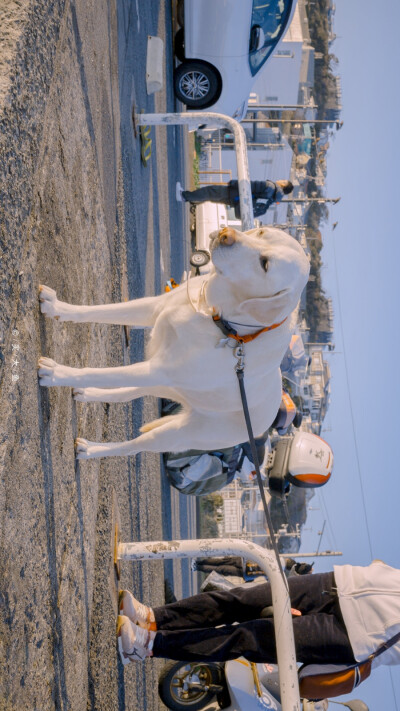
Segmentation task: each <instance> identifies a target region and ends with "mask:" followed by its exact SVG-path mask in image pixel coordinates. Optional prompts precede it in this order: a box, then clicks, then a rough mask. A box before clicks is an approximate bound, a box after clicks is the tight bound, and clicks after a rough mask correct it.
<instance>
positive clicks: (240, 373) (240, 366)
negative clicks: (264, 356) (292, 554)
mask: <svg viewBox="0 0 400 711" xmlns="http://www.w3.org/2000/svg"><path fill="white" fill-rule="evenodd" d="M234 355H235V357H236V358H237V360H238V362H237V365H236V366H235V371H236V375H237V378H238V381H239V389H240V397H241V399H242V407H243V414H244V419H245V421H246V427H247V433H248V435H249V442H250V448H251V453H252V456H253V462H254V467H255V470H256V476H257V483H258V488H259V489H260V494H261V501H262V503H263V507H264V513H265V518H266V520H267V525H268V530H269V538H270V541H271V547H272V549H273V551H274V553H275V556H276V560H277V563H278V566H279V570H280V572H281V574H282V577H283V578H284V580H285V583H286V587H288V583H287V578H286V575H285V574H284V572H283V568H282V563H281V559H280V556H279V551H278V546H277V543H276V540H275V536H274V529H273V526H272V519H271V514H270V512H269V509H268V504H267V500H266V498H265V489H264V486H263V483H262V479H261V472H260V465H259V462H258V456H257V447H256V443H255V441H254V434H253V428H252V426H251V421H250V413H249V408H248V405H247V397H246V391H245V389H244V349H243V344H240V345H239V346H237V348H235V349H234Z"/></svg>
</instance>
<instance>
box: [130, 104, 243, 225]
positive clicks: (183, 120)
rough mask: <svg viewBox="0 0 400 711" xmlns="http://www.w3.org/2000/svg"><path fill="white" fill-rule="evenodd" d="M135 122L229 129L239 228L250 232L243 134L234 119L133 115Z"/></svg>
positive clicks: (200, 113)
mask: <svg viewBox="0 0 400 711" xmlns="http://www.w3.org/2000/svg"><path fill="white" fill-rule="evenodd" d="M134 123H135V124H136V125H137V126H176V125H186V126H188V127H189V128H197V127H198V126H200V125H203V124H211V125H212V126H219V127H221V128H222V127H226V126H228V127H229V128H230V130H231V131H232V133H233V135H234V140H235V151H236V161H237V170H238V183H239V201H240V214H241V219H242V227H243V230H244V231H245V230H251V229H253V227H254V215H253V202H252V197H251V185H250V176H249V162H248V158H247V143H246V134H245V132H244V129H243V127H242V126H241V125H240V123H238V121H235V119H233V118H231V117H230V116H224V115H223V114H214V113H211V112H207V111H190V112H186V113H183V114H134Z"/></svg>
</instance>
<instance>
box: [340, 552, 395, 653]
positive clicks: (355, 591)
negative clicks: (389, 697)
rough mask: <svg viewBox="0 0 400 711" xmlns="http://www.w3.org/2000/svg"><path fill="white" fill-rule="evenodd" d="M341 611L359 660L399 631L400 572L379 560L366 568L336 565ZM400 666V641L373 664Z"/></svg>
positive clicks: (354, 651)
mask: <svg viewBox="0 0 400 711" xmlns="http://www.w3.org/2000/svg"><path fill="white" fill-rule="evenodd" d="M334 572H335V579H336V585H337V591H338V596H339V603H340V609H341V612H342V615H343V619H344V622H345V625H346V629H347V633H348V635H349V639H350V644H351V646H352V649H353V653H354V656H355V658H356V659H357V661H364V660H365V659H367V658H368V656H369V655H370V654H371V653H372V652H375V651H376V650H377V649H378V647H379V646H380V645H381V644H382V643H383V642H387V641H389V640H390V639H391V638H392V637H394V635H395V634H397V633H398V632H400V570H397V569H396V568H391V567H390V566H389V565H386V564H385V563H383V562H382V561H380V560H374V561H373V562H372V563H371V565H368V566H366V567H361V566H353V565H335V566H334ZM379 664H400V642H397V643H396V644H395V645H393V646H392V647H390V649H388V650H387V651H386V652H384V653H383V654H381V655H380V656H379V657H378V658H377V659H375V660H374V662H373V667H375V666H378V665H379Z"/></svg>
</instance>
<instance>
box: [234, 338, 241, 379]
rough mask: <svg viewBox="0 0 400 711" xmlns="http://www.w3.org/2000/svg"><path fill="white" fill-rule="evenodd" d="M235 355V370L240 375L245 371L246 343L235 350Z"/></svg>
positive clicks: (239, 344)
mask: <svg viewBox="0 0 400 711" xmlns="http://www.w3.org/2000/svg"><path fill="white" fill-rule="evenodd" d="M233 355H234V356H235V358H236V360H237V363H236V365H235V370H236V372H237V373H240V372H241V371H243V370H244V343H240V342H239V343H238V345H237V346H236V347H235V348H234V349H233Z"/></svg>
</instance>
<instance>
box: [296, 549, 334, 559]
mask: <svg viewBox="0 0 400 711" xmlns="http://www.w3.org/2000/svg"><path fill="white" fill-rule="evenodd" d="M340 555H343V553H342V551H321V552H320V553H293V554H292V555H291V556H290V557H291V558H331V557H333V556H340Z"/></svg>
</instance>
